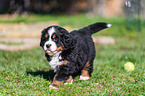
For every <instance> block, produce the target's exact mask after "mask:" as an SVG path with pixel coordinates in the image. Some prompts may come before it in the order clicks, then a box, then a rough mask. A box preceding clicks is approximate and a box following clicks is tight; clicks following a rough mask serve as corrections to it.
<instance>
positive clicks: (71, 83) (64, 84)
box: [64, 80, 73, 85]
mask: <svg viewBox="0 0 145 96" xmlns="http://www.w3.org/2000/svg"><path fill="white" fill-rule="evenodd" d="M72 83H73V80H71V82H70V83H64V85H67V84H69V85H71V84H72Z"/></svg>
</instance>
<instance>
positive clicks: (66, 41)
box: [58, 28, 71, 50]
mask: <svg viewBox="0 0 145 96" xmlns="http://www.w3.org/2000/svg"><path fill="white" fill-rule="evenodd" d="M58 30H59V32H60V33H59V34H60V37H61V42H62V43H63V45H64V50H67V49H69V48H70V47H71V36H70V34H69V32H68V31H67V30H65V29H64V28H59V29H58Z"/></svg>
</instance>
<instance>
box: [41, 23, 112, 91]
mask: <svg viewBox="0 0 145 96" xmlns="http://www.w3.org/2000/svg"><path fill="white" fill-rule="evenodd" d="M108 27H111V24H107V23H104V22H98V23H95V24H91V25H89V26H87V27H84V28H82V29H79V30H74V31H72V32H68V31H67V30H66V29H64V28H62V27H59V26H50V27H48V28H46V29H44V30H43V31H42V35H41V41H40V46H41V47H42V48H43V49H44V51H45V56H46V58H47V60H48V62H49V65H50V66H51V68H52V69H54V72H56V75H55V76H54V79H53V82H52V84H51V85H50V86H49V87H50V88H54V89H56V88H58V87H59V86H60V85H62V84H72V82H73V78H72V75H73V74H74V73H77V72H81V75H80V80H88V79H89V78H90V76H91V73H92V72H93V61H94V58H95V55H96V51H95V46H94V42H93V40H92V37H91V35H92V34H93V33H95V32H98V31H100V30H102V29H105V28H108Z"/></svg>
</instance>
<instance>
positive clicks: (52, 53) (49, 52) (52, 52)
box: [45, 50, 58, 55]
mask: <svg viewBox="0 0 145 96" xmlns="http://www.w3.org/2000/svg"><path fill="white" fill-rule="evenodd" d="M57 52H58V51H50V50H45V53H47V54H49V55H55V54H56V53H57Z"/></svg>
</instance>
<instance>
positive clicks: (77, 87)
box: [0, 15, 145, 96]
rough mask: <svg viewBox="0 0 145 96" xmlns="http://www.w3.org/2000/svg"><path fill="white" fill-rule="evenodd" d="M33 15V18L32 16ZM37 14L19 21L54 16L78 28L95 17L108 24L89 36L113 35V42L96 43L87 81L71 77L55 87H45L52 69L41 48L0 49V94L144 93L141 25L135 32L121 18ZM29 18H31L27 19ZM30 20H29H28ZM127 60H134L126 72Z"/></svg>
mask: <svg viewBox="0 0 145 96" xmlns="http://www.w3.org/2000/svg"><path fill="white" fill-rule="evenodd" d="M32 17H33V19H32ZM41 17H43V16H41V15H36V16H35V15H33V16H30V17H29V16H27V17H25V18H23V17H19V18H20V22H21V19H22V22H25V23H31V22H37V21H38V22H40V21H46V18H47V17H49V18H48V21H50V20H55V19H56V20H57V21H58V22H59V23H60V25H61V26H65V25H70V26H72V27H73V28H81V27H83V26H85V25H88V24H90V23H94V22H96V21H104V22H108V23H111V24H112V27H111V28H109V29H105V30H103V31H102V32H100V33H97V34H95V35H93V36H113V37H114V38H115V40H116V44H115V45H99V44H96V50H97V53H96V58H95V61H94V71H93V74H92V77H91V78H90V80H88V81H79V80H78V79H79V76H77V77H75V78H74V82H73V84H72V85H63V86H61V87H60V88H59V89H57V90H50V89H49V88H48V87H49V85H50V84H51V82H52V75H53V72H52V71H50V70H51V68H50V66H49V64H48V62H47V60H46V58H45V56H44V52H43V50H42V49H41V48H39V47H38V48H35V49H32V50H27V51H17V52H4V51H0V95H4V96H7V95H12V96H13V95H14V96H15V95H18V96H19V95H23V96H25V95H29V96H31V95H32V96H35V95H43V96H47V95H48V96H49V95H56V96H78V95H80V96H86V95H91V96H97V95H98V96H100V95H106V96H108V95H113V96H114V95H117V96H120V95H121V96H124V95H127V96H128V95H129V96H137V95H145V93H144V90H145V59H144V58H145V44H144V42H145V39H144V38H145V34H144V31H145V29H144V28H142V33H141V34H137V32H136V31H135V30H133V31H130V30H127V29H126V27H125V26H126V25H125V19H124V18H101V17H93V18H88V17H87V16H86V15H79V16H78V15H77V16H46V15H44V18H43V19H44V20H43V19H42V18H41ZM19 18H18V19H14V20H13V19H10V20H3V21H2V20H1V19H0V22H1V23H5V22H8V23H14V22H17V21H19ZM31 19H32V20H31ZM29 20H30V21H29ZM128 61H131V62H133V63H134V64H135V70H134V71H133V72H126V71H125V70H124V68H123V66H124V63H126V62H128Z"/></svg>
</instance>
